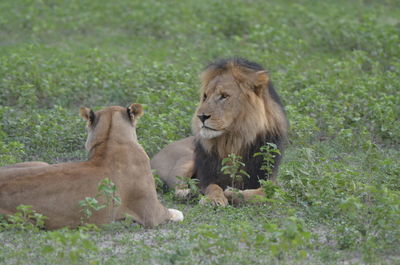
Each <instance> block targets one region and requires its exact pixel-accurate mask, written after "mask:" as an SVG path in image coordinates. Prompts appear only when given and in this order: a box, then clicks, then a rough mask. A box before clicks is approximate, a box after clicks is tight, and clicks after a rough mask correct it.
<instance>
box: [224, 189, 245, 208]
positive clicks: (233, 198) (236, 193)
mask: <svg viewBox="0 0 400 265" xmlns="http://www.w3.org/2000/svg"><path fill="white" fill-rule="evenodd" d="M224 195H225V197H226V198H227V199H228V201H229V202H230V203H232V204H241V203H244V202H245V199H244V196H243V192H242V191H241V190H238V189H232V188H228V189H226V190H225V191H224Z"/></svg>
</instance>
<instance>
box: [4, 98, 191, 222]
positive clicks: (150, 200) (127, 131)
mask: <svg viewBox="0 0 400 265" xmlns="http://www.w3.org/2000/svg"><path fill="white" fill-rule="evenodd" d="M142 113H143V112H142V107H141V106H140V104H132V105H131V106H130V115H128V111H127V109H126V108H122V107H117V106H113V107H108V108H105V109H103V110H100V111H97V112H96V113H94V116H95V119H94V120H91V119H90V118H91V115H90V109H87V108H81V110H80V114H81V116H82V117H83V118H85V119H86V120H88V133H89V135H88V139H87V142H86V148H87V149H88V151H89V159H88V160H87V161H85V162H71V163H62V164H55V165H45V164H37V162H35V163H36V164H35V163H34V164H31V166H28V167H26V165H29V164H25V167H18V165H16V167H4V168H0V213H2V214H11V213H14V212H15V211H16V210H15V208H16V207H17V206H18V205H20V204H26V205H32V206H33V209H34V210H36V211H37V212H39V213H41V214H43V215H45V216H47V217H48V219H47V220H46V223H45V226H46V228H47V229H57V228H60V227H64V226H68V227H71V228H73V227H76V226H78V225H79V224H80V220H81V217H82V216H83V214H82V213H81V212H80V210H81V208H80V207H79V204H78V203H79V201H81V200H83V199H84V198H85V197H95V195H96V194H97V193H98V190H97V188H98V184H99V182H100V181H101V180H103V179H104V178H109V179H110V180H111V181H112V182H113V183H115V185H116V186H117V196H119V197H120V198H121V202H122V203H121V205H119V206H115V207H114V208H113V209H112V207H111V206H109V207H107V208H104V209H102V210H100V211H93V216H92V217H91V218H90V219H89V220H88V222H90V223H94V224H97V225H101V224H105V223H109V222H111V221H112V220H113V219H115V220H118V219H122V218H123V217H124V216H125V214H130V215H132V216H133V219H134V220H135V221H136V222H138V223H140V224H142V225H144V226H147V227H153V226H156V225H158V224H160V223H162V222H165V221H167V220H170V219H175V220H181V219H182V218H183V216H182V214H181V213H180V212H179V211H176V210H170V211H169V210H168V209H166V208H165V207H164V206H163V205H161V203H160V202H159V201H158V198H157V194H156V191H155V184H154V179H153V176H152V173H151V169H150V163H149V159H148V156H147V154H146V153H145V151H144V150H143V148H142V147H141V146H140V144H139V143H138V142H137V138H136V131H135V123H136V120H137V118H138V117H140V116H141V115H142ZM99 203H102V204H104V203H105V200H104V199H100V200H99Z"/></svg>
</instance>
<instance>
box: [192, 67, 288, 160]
mask: <svg viewBox="0 0 400 265" xmlns="http://www.w3.org/2000/svg"><path fill="white" fill-rule="evenodd" d="M201 77H202V88H201V99H200V104H199V106H198V107H197V110H196V112H195V115H194V116H193V119H192V131H193V133H194V134H195V135H196V137H198V138H199V139H200V141H201V142H202V144H203V146H204V147H205V149H206V150H208V151H211V149H212V148H214V147H216V149H217V152H218V154H219V156H220V158H221V159H222V158H224V157H226V156H227V155H228V154H230V153H235V154H238V155H240V154H241V153H242V151H243V150H244V149H245V148H246V147H247V146H248V145H250V144H251V143H252V142H253V141H254V139H255V138H256V136H257V135H258V134H260V133H263V132H266V131H268V132H272V133H275V134H279V135H286V132H287V121H286V119H285V116H284V113H283V112H282V111H281V108H279V107H278V105H277V103H275V102H274V101H273V100H272V99H271V96H270V95H269V93H268V90H267V89H265V88H266V87H267V86H268V82H269V78H268V75H267V73H266V72H265V71H259V72H251V71H249V70H248V69H243V68H241V67H238V66H235V65H234V64H232V63H231V64H229V67H228V69H227V70H226V71H223V72H221V70H216V71H213V70H210V71H205V72H204V73H203V74H202V76H201ZM252 87H256V90H254V89H253V88H252ZM222 94H227V95H229V96H230V97H231V102H232V103H230V106H225V105H224V102H222V101H220V100H218V97H220V95H222ZM204 95H207V100H205V101H204V100H203V98H204ZM201 114H206V115H211V118H210V119H209V120H207V121H206V123H207V122H208V123H210V126H209V127H211V128H212V129H215V130H217V131H223V134H222V135H221V136H219V137H215V138H211V139H204V138H202V137H199V131H200V130H201V126H202V123H201V121H200V120H199V119H198V117H197V115H201ZM205 125H207V124H205ZM207 126H208V125H207Z"/></svg>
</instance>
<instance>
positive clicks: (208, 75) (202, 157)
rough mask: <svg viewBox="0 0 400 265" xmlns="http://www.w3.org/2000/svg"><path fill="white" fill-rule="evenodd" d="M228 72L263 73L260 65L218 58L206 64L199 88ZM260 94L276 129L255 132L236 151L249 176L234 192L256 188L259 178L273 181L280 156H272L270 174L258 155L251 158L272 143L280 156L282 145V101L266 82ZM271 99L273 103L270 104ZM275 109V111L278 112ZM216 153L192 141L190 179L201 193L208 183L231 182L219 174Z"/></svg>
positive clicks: (284, 124)
mask: <svg viewBox="0 0 400 265" xmlns="http://www.w3.org/2000/svg"><path fill="white" fill-rule="evenodd" d="M232 69H240V71H243V72H249V73H251V72H258V71H265V69H264V68H263V67H262V66H261V65H259V64H257V63H255V62H251V61H248V60H246V59H243V58H237V57H234V58H229V59H220V60H217V61H215V62H212V63H210V64H209V65H208V66H207V67H206V68H205V69H204V71H203V73H202V82H203V86H204V85H206V84H207V83H208V82H210V81H211V80H212V79H213V78H215V77H216V76H218V75H220V74H223V73H224V72H226V71H231V70H232ZM263 95H264V97H265V98H264V100H265V102H269V103H268V105H267V106H268V107H269V108H266V112H267V115H271V116H270V118H271V119H270V120H269V121H273V122H276V124H277V125H276V127H271V129H270V130H266V131H264V132H261V133H258V134H257V135H256V137H255V139H249V140H250V141H251V142H250V143H249V144H248V146H247V148H245V149H244V150H241V151H240V155H241V156H242V162H243V163H244V164H245V167H244V168H243V170H245V171H246V172H247V173H248V174H249V176H250V177H249V178H247V177H243V182H242V183H235V184H234V185H233V186H234V187H235V188H238V189H256V188H259V187H260V183H259V180H260V179H274V178H275V177H276V175H277V172H278V167H279V164H280V161H281V155H277V156H275V158H274V163H273V166H272V168H271V170H272V173H271V174H270V175H269V174H268V173H267V172H265V171H263V170H261V166H262V162H263V158H262V156H256V157H254V154H255V153H257V152H260V147H261V146H263V145H266V144H267V143H273V144H275V145H276V146H277V147H278V149H279V151H280V153H281V154H282V153H283V149H284V142H285V141H286V131H287V120H286V117H285V111H284V108H283V105H282V102H281V100H280V98H279V96H278V94H277V93H276V91H275V90H274V88H273V86H272V83H271V82H270V81H269V79H268V83H267V85H266V86H265V93H263ZM271 99H272V101H273V102H274V103H271ZM276 108H278V110H277V109H276ZM277 113H279V114H277ZM243 137H244V136H243ZM218 152H219V151H218V150H217V147H216V146H212V147H211V150H210V149H207V150H206V149H205V147H204V146H203V143H202V140H200V139H197V140H196V141H195V151H194V154H195V163H194V176H193V177H194V178H197V179H199V180H200V186H201V188H202V190H203V191H204V189H205V188H206V187H207V186H208V185H210V184H217V185H219V186H220V187H221V188H222V189H226V188H227V187H228V186H232V180H231V179H230V177H229V176H227V175H225V174H223V173H222V172H221V167H222V159H223V157H220V155H219V153H218ZM236 155H238V154H236Z"/></svg>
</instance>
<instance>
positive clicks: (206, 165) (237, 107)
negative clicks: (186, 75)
mask: <svg viewBox="0 0 400 265" xmlns="http://www.w3.org/2000/svg"><path fill="white" fill-rule="evenodd" d="M201 81H202V87H201V95H200V102H199V105H198V107H197V110H196V112H195V113H194V115H193V119H192V131H193V134H194V136H191V137H188V138H185V139H182V140H179V141H177V142H174V143H172V144H170V145H168V146H166V147H165V148H164V149H162V150H161V151H160V152H159V153H158V154H156V155H155V156H154V158H153V159H152V161H151V165H152V168H153V169H156V170H157V171H158V174H159V175H160V177H161V179H163V180H164V181H165V182H166V183H167V184H168V185H169V187H171V188H175V189H176V194H177V195H178V196H185V195H187V194H188V192H189V191H188V189H182V185H181V183H180V182H179V180H178V179H177V178H176V176H182V177H189V178H197V179H199V181H200V187H201V189H202V191H203V193H204V194H205V195H206V200H202V201H201V203H204V202H207V201H210V202H211V203H212V204H214V205H222V206H225V205H227V204H228V199H230V201H232V202H234V203H235V202H237V203H238V202H242V201H249V200H251V199H253V198H254V197H255V196H256V195H257V196H263V195H264V193H263V190H262V189H261V188H260V182H259V180H260V179H274V178H275V176H276V174H277V170H278V166H279V163H280V160H281V155H276V156H275V157H274V159H273V163H272V166H271V169H270V170H269V172H266V171H264V170H262V169H261V166H262V163H263V158H262V157H261V156H256V157H255V156H254V154H255V153H257V152H260V147H261V146H263V145H265V144H267V143H273V144H275V145H276V146H277V148H278V149H279V150H280V152H281V153H282V152H283V142H284V140H285V138H286V135H287V128H288V121H287V119H286V117H285V111H284V109H283V106H282V103H281V101H280V99H279V97H278V95H277V93H276V91H275V90H274V88H273V87H272V84H271V82H270V80H269V76H268V74H267V72H266V71H265V69H264V68H263V67H261V66H260V65H259V64H257V63H254V62H250V61H248V60H245V59H240V58H233V59H226V60H219V61H216V62H214V63H211V64H210V65H208V66H207V67H206V69H205V70H204V71H203V73H202V75H201ZM231 153H233V154H235V155H239V156H241V157H242V161H243V162H244V163H245V166H244V168H243V170H245V171H246V172H247V173H248V174H249V175H250V177H249V178H247V177H243V179H242V181H240V182H236V183H234V187H235V188H238V189H240V190H241V191H240V194H239V196H238V194H237V193H236V192H232V190H230V189H227V187H228V186H231V185H232V180H231V179H230V178H229V176H227V175H225V174H223V173H222V172H221V168H222V160H223V159H224V158H225V157H227V156H228V155H229V154H231Z"/></svg>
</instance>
